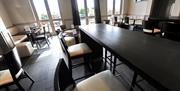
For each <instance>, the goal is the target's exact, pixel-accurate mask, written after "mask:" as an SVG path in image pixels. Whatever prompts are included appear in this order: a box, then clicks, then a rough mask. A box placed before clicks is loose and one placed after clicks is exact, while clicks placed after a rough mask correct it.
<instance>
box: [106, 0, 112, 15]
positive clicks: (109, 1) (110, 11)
mask: <svg viewBox="0 0 180 91" xmlns="http://www.w3.org/2000/svg"><path fill="white" fill-rule="evenodd" d="M112 14H113V0H107V15H112Z"/></svg>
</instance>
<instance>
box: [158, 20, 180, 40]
mask: <svg viewBox="0 0 180 91" xmlns="http://www.w3.org/2000/svg"><path fill="white" fill-rule="evenodd" d="M179 29H180V23H170V22H164V23H162V26H161V31H162V32H163V33H164V35H163V37H164V38H168V39H171V40H175V41H180V31H179Z"/></svg>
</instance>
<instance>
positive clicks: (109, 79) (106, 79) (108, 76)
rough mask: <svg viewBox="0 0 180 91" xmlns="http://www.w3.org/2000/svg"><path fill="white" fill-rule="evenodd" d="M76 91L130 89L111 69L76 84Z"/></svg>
mask: <svg viewBox="0 0 180 91" xmlns="http://www.w3.org/2000/svg"><path fill="white" fill-rule="evenodd" d="M74 91H128V90H127V89H126V88H125V87H124V86H123V84H122V83H121V82H120V81H119V80H118V79H117V78H116V77H115V76H113V74H112V73H111V72H110V71H109V70H106V71H103V72H101V73H98V74H96V75H94V76H92V77H90V78H88V79H86V80H83V81H81V82H80V83H78V84H76V87H75V89H74Z"/></svg>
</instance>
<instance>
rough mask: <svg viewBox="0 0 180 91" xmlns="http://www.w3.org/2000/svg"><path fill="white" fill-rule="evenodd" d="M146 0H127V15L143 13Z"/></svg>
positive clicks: (145, 7) (145, 8) (144, 12)
mask: <svg viewBox="0 0 180 91" xmlns="http://www.w3.org/2000/svg"><path fill="white" fill-rule="evenodd" d="M147 4H148V1H141V2H135V0H129V8H128V14H129V15H145V14H146V10H147Z"/></svg>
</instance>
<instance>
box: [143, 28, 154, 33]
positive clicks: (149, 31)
mask: <svg viewBox="0 0 180 91" xmlns="http://www.w3.org/2000/svg"><path fill="white" fill-rule="evenodd" d="M143 32H145V33H152V32H153V30H150V29H143Z"/></svg>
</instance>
